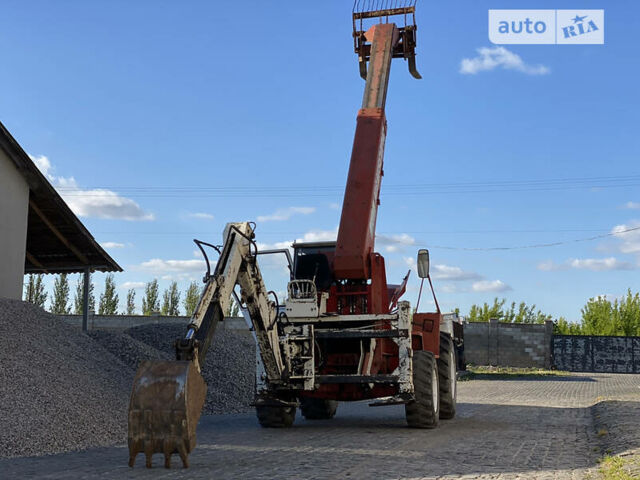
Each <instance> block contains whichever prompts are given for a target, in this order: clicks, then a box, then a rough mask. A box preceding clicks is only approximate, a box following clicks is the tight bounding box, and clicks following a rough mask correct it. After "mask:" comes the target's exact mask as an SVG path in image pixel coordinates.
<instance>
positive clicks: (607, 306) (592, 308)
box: [581, 296, 618, 335]
mask: <svg viewBox="0 0 640 480" xmlns="http://www.w3.org/2000/svg"><path fill="white" fill-rule="evenodd" d="M617 303H618V301H617V300H616V301H615V309H617V308H618V305H617ZM581 312H582V331H583V332H584V334H585V335H615V334H616V322H615V319H614V304H612V303H611V302H610V301H609V300H607V298H606V297H604V296H599V297H595V298H590V299H589V301H588V302H587V304H586V305H585V306H584V308H582V310H581Z"/></svg>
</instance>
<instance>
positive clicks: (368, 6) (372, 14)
mask: <svg viewBox="0 0 640 480" xmlns="http://www.w3.org/2000/svg"><path fill="white" fill-rule="evenodd" d="M416 2H417V0H355V2H354V4H353V46H354V50H355V53H356V54H357V55H358V63H359V66H360V76H361V77H362V78H363V79H365V80H366V79H367V62H368V61H369V59H370V57H371V42H370V40H371V39H367V37H366V32H367V30H368V29H369V28H370V27H371V26H373V25H375V24H376V23H396V26H397V28H398V32H399V34H400V39H399V41H398V43H396V44H395V46H394V47H393V58H404V59H405V60H406V61H407V62H408V64H409V73H411V75H412V76H413V77H414V78H417V79H421V78H422V76H421V75H420V73H418V70H417V68H416V30H417V29H418V27H417V26H416V15H415V12H416ZM390 19H391V20H390Z"/></svg>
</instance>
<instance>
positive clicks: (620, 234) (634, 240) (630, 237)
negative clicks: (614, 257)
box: [611, 220, 640, 253]
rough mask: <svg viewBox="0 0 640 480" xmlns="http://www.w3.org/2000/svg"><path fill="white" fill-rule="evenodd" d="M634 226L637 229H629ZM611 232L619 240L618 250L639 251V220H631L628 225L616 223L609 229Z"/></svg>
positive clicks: (626, 251)
mask: <svg viewBox="0 0 640 480" xmlns="http://www.w3.org/2000/svg"><path fill="white" fill-rule="evenodd" d="M634 228H635V229H637V230H631V229H634ZM628 230H631V231H628ZM611 233H612V234H613V236H614V237H615V238H616V239H618V240H620V244H619V245H618V250H620V252H622V253H640V221H638V220H632V221H631V222H629V224H628V225H625V224H622V225H616V226H615V227H613V229H612V230H611Z"/></svg>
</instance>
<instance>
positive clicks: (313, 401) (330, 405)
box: [300, 397, 338, 420]
mask: <svg viewBox="0 0 640 480" xmlns="http://www.w3.org/2000/svg"><path fill="white" fill-rule="evenodd" d="M337 408H338V402H336V401H335V400H325V399H323V398H309V397H302V398H300V412H301V413H302V416H303V417H304V418H306V419H307V420H328V419H330V418H333V417H334V415H335V414H336V409H337Z"/></svg>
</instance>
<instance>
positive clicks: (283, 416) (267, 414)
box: [256, 405, 296, 428]
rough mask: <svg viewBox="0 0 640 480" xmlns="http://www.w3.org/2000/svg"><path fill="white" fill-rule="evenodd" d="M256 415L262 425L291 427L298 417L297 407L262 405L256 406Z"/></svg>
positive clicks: (267, 426) (266, 426)
mask: <svg viewBox="0 0 640 480" xmlns="http://www.w3.org/2000/svg"><path fill="white" fill-rule="evenodd" d="M256 415H257V416H258V422H259V423H260V426H261V427H264V428H289V427H290V426H291V425H293V421H294V420H295V418H296V407H278V406H272V405H260V406H257V407H256Z"/></svg>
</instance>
